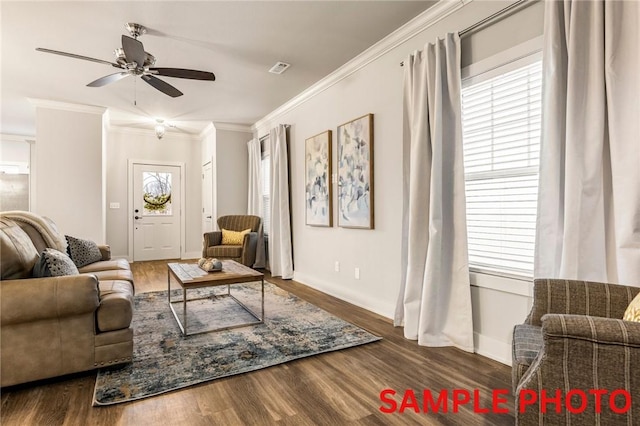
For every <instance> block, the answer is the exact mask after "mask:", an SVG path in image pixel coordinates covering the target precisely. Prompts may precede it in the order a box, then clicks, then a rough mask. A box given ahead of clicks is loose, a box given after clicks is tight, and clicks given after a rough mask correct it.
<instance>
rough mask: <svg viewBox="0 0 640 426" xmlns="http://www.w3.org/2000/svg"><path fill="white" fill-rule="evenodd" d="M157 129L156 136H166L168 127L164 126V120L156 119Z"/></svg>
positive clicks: (160, 137) (159, 137)
mask: <svg viewBox="0 0 640 426" xmlns="http://www.w3.org/2000/svg"><path fill="white" fill-rule="evenodd" d="M155 130H156V137H157V138H158V139H162V137H163V136H164V134H165V132H166V130H167V129H166V127H165V126H164V120H160V119H157V120H156V127H155Z"/></svg>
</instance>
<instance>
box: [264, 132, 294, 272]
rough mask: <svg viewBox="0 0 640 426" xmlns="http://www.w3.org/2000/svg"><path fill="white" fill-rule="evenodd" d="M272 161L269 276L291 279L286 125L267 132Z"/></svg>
mask: <svg viewBox="0 0 640 426" xmlns="http://www.w3.org/2000/svg"><path fill="white" fill-rule="evenodd" d="M269 155H270V161H271V193H270V196H271V202H270V205H271V206H270V207H271V216H270V220H271V229H270V230H269V267H270V270H271V275H273V276H274V277H282V278H284V279H291V278H293V257H292V247H291V215H290V211H289V161H288V159H287V127H286V126H284V125H282V124H280V125H278V127H276V128H274V129H271V132H270V134H269Z"/></svg>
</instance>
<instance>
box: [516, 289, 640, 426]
mask: <svg viewBox="0 0 640 426" xmlns="http://www.w3.org/2000/svg"><path fill="white" fill-rule="evenodd" d="M639 291H640V288H637V287H628V286H623V285H615V284H605V283H597V282H587V281H572V280H548V279H539V280H535V284H534V300H533V306H532V308H531V312H530V313H529V316H528V317H527V319H526V320H525V323H524V324H520V325H517V326H516V327H515V329H514V334H513V370H512V375H513V388H514V390H515V394H516V407H515V408H516V419H517V424H518V425H539V424H545V425H564V424H585V425H586V424H589V425H599V424H603V425H604V424H625V425H626V424H638V423H637V422H638V421H639V420H640V404H639V403H638V402H639V401H640V367H639V366H640V323H638V322H630V321H623V320H622V319H621V318H622V317H623V316H624V312H625V310H626V308H627V306H628V305H629V303H630V302H631V300H633V298H634V297H635V296H636V294H638V292H639ZM543 390H544V391H545V394H546V395H547V397H550V398H555V397H556V396H557V395H556V392H558V390H559V392H560V395H561V401H560V412H556V403H555V402H553V401H552V400H549V399H547V403H546V404H545V405H546V407H544V408H546V413H543V412H542V408H543V407H542V405H541V403H540V402H541V399H542V396H543V395H542V391H543ZM595 390H601V391H599V392H600V393H601V396H600V406H601V407H600V413H597V411H598V410H597V409H596V405H597V404H596V397H595V394H594V393H593V392H595ZM602 390H604V391H606V393H602V392H603V391H602ZM614 391H617V393H616V394H614V396H615V395H617V396H615V398H614V401H613V404H614V405H615V407H616V408H617V410H618V411H624V412H620V413H617V412H615V410H612V409H611V406H610V403H611V399H610V397H611V394H612V393H613V392H614ZM582 392H584V395H586V399H585V398H583V393H582ZM624 392H627V393H628V395H630V397H631V400H632V402H633V403H632V404H631V406H630V407H628V410H626V411H625V410H621V409H623V408H624V405H625V396H624ZM567 394H569V397H570V398H569V400H567V399H566V395H567ZM534 398H535V399H537V401H535V402H533V400H534ZM523 400H524V401H528V402H530V403H527V404H525V406H524V408H525V410H524V412H520V411H521V410H520V409H519V408H520V403H521V402H522V401H523ZM550 401H551V402H550ZM583 401H586V402H587V403H588V405H587V406H586V407H581V405H582V404H583V403H584V402H583ZM569 404H570V405H571V407H572V409H568V407H569ZM572 411H575V413H574V412H572Z"/></svg>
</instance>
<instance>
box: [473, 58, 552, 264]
mask: <svg viewBox="0 0 640 426" xmlns="http://www.w3.org/2000/svg"><path fill="white" fill-rule="evenodd" d="M541 96H542V63H541V61H536V62H534V63H532V64H529V65H526V66H522V67H520V68H517V69H515V70H513V71H509V72H506V73H504V74H500V75H497V76H495V77H492V78H490V79H488V80H485V81H481V82H478V83H471V84H468V85H466V86H465V87H464V88H463V90H462V130H463V146H464V167H465V184H466V198H467V232H468V239H469V263H470V267H471V268H472V269H474V270H480V271H490V272H508V273H516V274H519V275H526V276H532V275H533V251H534V244H535V225H536V203H537V198H538V165H539V158H540V117H541Z"/></svg>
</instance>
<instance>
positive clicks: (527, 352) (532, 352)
mask: <svg viewBox="0 0 640 426" xmlns="http://www.w3.org/2000/svg"><path fill="white" fill-rule="evenodd" d="M541 348H542V327H538V326H537V325H529V324H518V325H516V327H515V329H514V330H513V358H514V361H515V362H517V363H519V364H526V365H531V364H532V363H533V360H534V359H535V358H536V356H538V352H540V349H541Z"/></svg>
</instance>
